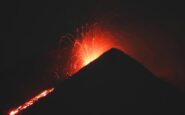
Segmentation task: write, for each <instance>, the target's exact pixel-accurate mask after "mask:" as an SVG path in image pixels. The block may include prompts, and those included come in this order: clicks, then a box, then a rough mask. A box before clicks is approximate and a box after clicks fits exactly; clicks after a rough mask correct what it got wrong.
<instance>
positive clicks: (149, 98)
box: [21, 49, 183, 115]
mask: <svg viewBox="0 0 185 115" xmlns="http://www.w3.org/2000/svg"><path fill="white" fill-rule="evenodd" d="M182 103H183V101H182V98H181V92H180V91H178V90H177V89H175V88H174V87H172V86H171V85H169V84H168V83H166V82H164V81H161V80H160V79H158V78H156V77H155V76H154V75H153V74H152V73H151V72H150V71H148V70H147V69H146V68H145V67H144V66H143V65H141V64H140V63H138V62H137V61H135V60H134V59H132V58H130V57H129V56H128V55H126V54H124V53H123V52H122V51H120V50H117V49H111V50H109V51H108V52H106V53H104V54H103V55H102V56H100V57H99V58H98V59H96V60H95V61H93V62H92V63H90V64H88V65H87V66H86V67H84V68H82V69H81V70H80V71H79V72H78V73H76V74H74V75H73V76H72V77H71V78H70V79H66V80H65V81H64V83H62V84H61V85H60V86H58V87H57V88H55V90H54V91H53V93H51V94H50V95H48V97H46V98H43V99H42V100H40V101H39V102H38V103H36V104H34V105H33V106H31V107H30V108H28V109H26V110H24V111H22V112H21V115H76V114H77V115H78V114H79V115H97V114H98V115H107V114H109V115H113V114H115V113H116V114H118V113H119V114H121V115H137V114H141V115H183V108H182V107H181V104H182Z"/></svg>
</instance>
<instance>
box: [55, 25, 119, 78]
mask: <svg viewBox="0 0 185 115" xmlns="http://www.w3.org/2000/svg"><path fill="white" fill-rule="evenodd" d="M76 34H77V35H76V36H75V37H74V36H73V35H71V34H67V35H65V36H62V37H61V39H60V43H61V44H62V42H66V41H69V45H70V47H69V49H70V52H71V53H70V54H69V59H68V60H67V62H68V63H67V64H66V66H63V65H62V64H61V65H60V62H61V61H62V59H61V60H60V59H59V60H58V61H57V62H56V63H57V68H58V71H57V73H59V74H60V73H61V70H62V69H64V68H66V69H65V70H64V72H63V71H62V74H63V73H65V75H64V76H69V77H70V76H71V75H73V74H74V73H76V72H78V71H79V70H80V69H81V68H83V67H84V66H86V65H88V64H89V63H90V62H92V61H94V60H95V59H97V58H98V57H99V56H100V55H102V54H103V53H104V52H106V51H108V50H109V49H111V48H113V47H114V48H117V49H122V48H121V47H120V45H119V43H118V41H117V40H116V39H115V36H114V35H113V32H112V31H111V30H109V29H108V28H106V27H104V26H102V25H101V24H98V23H95V24H92V25H86V26H83V27H82V28H80V29H77V32H76ZM62 53H63V52H62V51H61V52H59V53H58V54H59V55H60V54H61V55H62ZM61 57H62V56H61Z"/></svg>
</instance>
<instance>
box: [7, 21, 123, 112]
mask: <svg viewBox="0 0 185 115" xmlns="http://www.w3.org/2000/svg"><path fill="white" fill-rule="evenodd" d="M76 33H77V35H76V36H75V37H74V36H72V35H71V34H66V35H64V36H62V37H61V39H60V41H59V42H61V45H62V43H63V42H66V41H68V42H69V45H70V47H68V48H69V50H67V51H69V52H70V53H68V54H69V57H70V58H68V59H67V60H63V58H62V59H60V58H59V60H57V61H56V62H57V65H56V68H57V69H56V70H55V72H56V73H57V74H58V75H61V73H62V75H64V76H63V77H70V76H71V75H73V74H75V73H76V72H78V71H79V70H80V69H81V68H83V67H84V66H86V65H88V64H89V63H90V62H92V61H93V60H95V59H97V58H98V57H99V56H100V55H102V54H103V53H104V52H106V51H107V50H109V49H111V48H113V47H114V48H119V49H120V47H119V45H118V43H117V42H116V40H115V38H114V35H113V33H112V32H111V31H109V30H108V29H106V28H105V27H103V26H101V25H99V24H92V25H88V26H83V27H82V28H81V29H77V32H76ZM60 51H61V52H58V54H57V55H63V52H62V51H63V50H60ZM59 57H60V56H59ZM61 61H65V62H66V66H63V65H62V64H61ZM62 70H64V71H62ZM63 72H64V73H63ZM53 90H54V88H51V89H47V90H44V91H43V92H41V93H40V94H38V95H37V96H35V97H33V98H32V99H30V100H29V101H27V102H25V103H24V104H23V105H21V106H19V107H17V108H16V109H14V110H12V111H11V112H10V113H9V115H16V114H18V113H19V112H20V111H22V110H24V109H26V108H28V107H29V106H31V105H33V104H34V103H35V102H37V101H38V100H39V99H40V98H43V97H45V96H47V95H48V94H49V93H51V92H52V91H53Z"/></svg>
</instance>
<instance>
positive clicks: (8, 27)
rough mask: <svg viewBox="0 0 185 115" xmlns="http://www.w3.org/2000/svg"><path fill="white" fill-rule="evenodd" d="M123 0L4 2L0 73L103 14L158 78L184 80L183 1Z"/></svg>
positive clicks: (26, 59) (126, 44)
mask: <svg viewBox="0 0 185 115" xmlns="http://www.w3.org/2000/svg"><path fill="white" fill-rule="evenodd" d="M123 1H124V0H120V1H116V0H112V1H111V0H101V1H100V0H92V1H90V0H83V1H82V0H66V1H64V0H58V1H54V0H51V1H48V0H45V1H44V2H43V1H42V2H41V1H40V2H39V1H25V0H16V1H7V2H6V3H3V4H2V5H3V7H2V11H3V13H2V14H1V18H2V19H3V21H1V22H2V26H1V28H2V29H3V34H1V39H2V40H3V42H2V43H3V44H2V46H3V60H1V61H2V62H1V64H0V68H1V71H6V70H7V69H10V68H11V69H12V68H14V67H17V65H21V64H23V63H26V62H29V61H30V60H33V59H35V58H37V57H38V56H40V55H42V54H44V53H46V52H48V51H49V50H50V49H52V48H53V47H55V45H56V40H57V38H58V37H59V36H61V35H63V34H65V33H70V32H72V31H74V30H75V29H76V28H77V27H79V26H81V25H83V24H85V23H88V21H92V20H94V19H96V18H99V17H104V16H105V17H107V18H110V20H111V21H110V25H113V26H114V27H116V28H117V29H118V30H119V31H118V32H119V33H120V34H121V35H123V36H126V38H128V39H123V40H122V42H123V44H124V45H125V47H126V49H127V50H128V54H130V55H131V56H133V57H135V58H136V59H138V60H139V61H140V62H142V63H144V64H145V65H146V66H147V67H148V68H149V69H150V70H151V71H153V72H154V73H156V74H157V75H159V76H162V78H167V79H168V80H172V81H173V80H175V81H182V83H184V81H185V77H184V76H185V72H184V69H185V61H184V58H185V35H184V30H185V21H184V20H185V13H184V10H185V7H184V6H185V5H184V3H183V2H178V1H173V2H169V1H156V0H154V1H144V2H141V1H138V2H133V1H130V0H129V1H124V2H123ZM123 38H124V37H123ZM183 80H184V81H183ZM178 83H180V82H178Z"/></svg>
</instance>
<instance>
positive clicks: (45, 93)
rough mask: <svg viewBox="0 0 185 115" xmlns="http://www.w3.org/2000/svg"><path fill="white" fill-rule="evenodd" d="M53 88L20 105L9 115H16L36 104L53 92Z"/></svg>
mask: <svg viewBox="0 0 185 115" xmlns="http://www.w3.org/2000/svg"><path fill="white" fill-rule="evenodd" d="M53 90H54V88H50V89H47V90H44V91H43V92H41V93H40V94H38V95H37V96H35V97H33V98H32V99H30V100H29V101H27V102H25V103H24V104H22V105H21V106H19V107H17V108H16V109H14V110H12V111H11V112H10V113H9V115H16V114H18V113H19V112H20V111H22V110H24V109H26V108H28V107H29V106H31V105H33V104H34V103H35V102H37V101H38V100H39V99H41V98H44V97H45V96H47V95H48V94H49V93H51V92H53Z"/></svg>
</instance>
